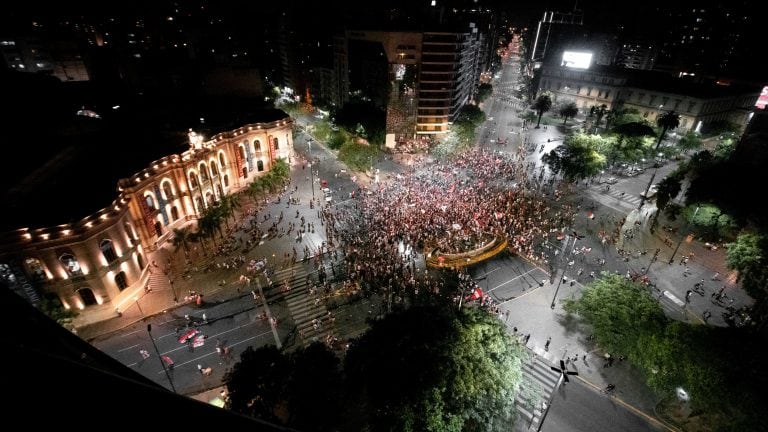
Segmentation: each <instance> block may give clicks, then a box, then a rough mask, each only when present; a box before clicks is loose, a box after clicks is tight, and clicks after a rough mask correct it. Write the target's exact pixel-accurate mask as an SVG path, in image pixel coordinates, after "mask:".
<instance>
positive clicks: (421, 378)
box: [345, 306, 527, 431]
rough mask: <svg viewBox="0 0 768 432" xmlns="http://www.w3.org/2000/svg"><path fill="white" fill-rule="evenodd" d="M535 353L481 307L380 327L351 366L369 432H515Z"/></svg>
mask: <svg viewBox="0 0 768 432" xmlns="http://www.w3.org/2000/svg"><path fill="white" fill-rule="evenodd" d="M526 356H527V353H526V351H525V349H524V348H523V347H522V346H521V345H520V344H519V343H517V342H515V341H513V340H512V339H511V337H510V336H509V334H508V333H507V332H506V329H505V328H504V326H503V324H501V322H500V321H499V320H498V319H497V318H496V317H495V316H492V315H489V314H488V313H487V312H485V311H482V310H479V309H476V308H464V309H462V310H461V311H456V310H455V309H453V308H440V307H428V306H424V307H414V308H411V309H408V310H406V311H402V312H398V313H395V314H393V315H390V316H388V317H387V318H385V319H384V320H382V321H379V322H376V323H374V325H373V326H372V328H371V329H370V330H369V331H368V332H367V333H366V334H365V335H364V336H363V337H362V338H361V339H360V340H359V341H357V342H356V343H355V344H353V346H352V348H351V349H350V351H349V353H348V355H347V359H346V362H345V371H346V373H347V379H348V383H347V384H348V386H349V388H350V392H351V394H350V396H351V401H358V402H357V404H356V406H355V410H356V411H358V412H359V413H361V415H359V416H358V417H359V418H363V419H365V423H366V424H365V425H361V426H362V427H361V430H372V431H378V430H382V431H384V430H387V431H388V430H401V431H428V430H433V431H462V430H474V431H496V430H507V429H508V427H509V424H510V422H511V420H512V419H513V417H514V413H515V410H514V399H515V395H516V394H517V391H518V388H519V386H520V382H521V379H522V369H521V368H522V362H523V359H525V358H526Z"/></svg>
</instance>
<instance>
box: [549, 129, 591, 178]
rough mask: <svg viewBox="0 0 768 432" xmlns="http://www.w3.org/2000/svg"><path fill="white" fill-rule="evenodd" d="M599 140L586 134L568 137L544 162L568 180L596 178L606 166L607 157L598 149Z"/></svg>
mask: <svg viewBox="0 0 768 432" xmlns="http://www.w3.org/2000/svg"><path fill="white" fill-rule="evenodd" d="M599 139H600V138H599V137H594V136H590V135H585V134H575V135H571V136H568V137H567V138H566V139H565V143H563V144H562V145H559V146H557V147H555V149H554V150H552V151H551V152H549V153H547V154H545V155H544V157H543V158H542V160H543V161H544V162H545V163H546V164H547V165H549V167H550V169H551V170H552V171H553V172H556V173H559V174H562V175H563V178H565V179H567V180H577V179H583V178H587V177H592V176H595V175H597V174H598V173H599V172H600V170H601V169H602V168H603V167H604V166H605V157H604V156H603V155H601V154H600V153H599V152H598V151H597V149H596V147H597V145H598V144H597V142H596V141H598V140H599Z"/></svg>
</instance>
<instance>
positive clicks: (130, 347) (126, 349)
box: [117, 344, 139, 353]
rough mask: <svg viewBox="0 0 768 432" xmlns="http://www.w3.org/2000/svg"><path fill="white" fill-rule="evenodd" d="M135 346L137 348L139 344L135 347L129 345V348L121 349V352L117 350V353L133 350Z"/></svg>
mask: <svg viewBox="0 0 768 432" xmlns="http://www.w3.org/2000/svg"><path fill="white" fill-rule="evenodd" d="M137 346H139V344H136V345H131V346H129V347H126V348H123V349H121V350H117V352H119V353H120V352H123V351H128V350H129V349H133V348H136V347H137Z"/></svg>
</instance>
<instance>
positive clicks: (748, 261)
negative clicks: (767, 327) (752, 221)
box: [726, 233, 768, 322]
mask: <svg viewBox="0 0 768 432" xmlns="http://www.w3.org/2000/svg"><path fill="white" fill-rule="evenodd" d="M726 263H727V264H728V268H731V269H733V270H736V271H737V272H739V273H738V280H739V281H741V283H742V286H743V287H744V289H745V290H746V291H747V292H748V293H749V295H750V296H752V298H754V299H755V302H756V306H757V307H756V309H757V311H758V314H759V315H758V317H757V318H759V319H760V321H761V322H765V321H766V319H768V316H766V311H768V237H766V236H765V235H760V234H752V233H744V234H741V235H740V236H738V237H737V238H736V241H735V242H733V243H730V244H728V251H727V252H726Z"/></svg>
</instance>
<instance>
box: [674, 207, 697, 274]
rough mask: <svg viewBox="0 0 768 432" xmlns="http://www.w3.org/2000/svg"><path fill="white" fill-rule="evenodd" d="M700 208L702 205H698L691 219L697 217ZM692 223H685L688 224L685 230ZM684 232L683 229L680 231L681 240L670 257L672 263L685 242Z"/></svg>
mask: <svg viewBox="0 0 768 432" xmlns="http://www.w3.org/2000/svg"><path fill="white" fill-rule="evenodd" d="M700 208H701V207H696V211H695V212H693V216H692V217H691V220H694V219H696V215H697V214H698V213H699V209H700ZM690 225H691V224H690V222H689V223H686V224H685V226H686V230H685V231H688V229H687V228H688V227H689V226H690ZM683 234H684V233H683V231H682V230H681V231H680V240H678V242H677V246H675V250H674V251H672V256H671V257H669V263H670V264H672V263H673V262H675V255H677V250H678V249H680V245H681V244H682V243H683V239H684V238H685V236H684V235H683Z"/></svg>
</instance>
